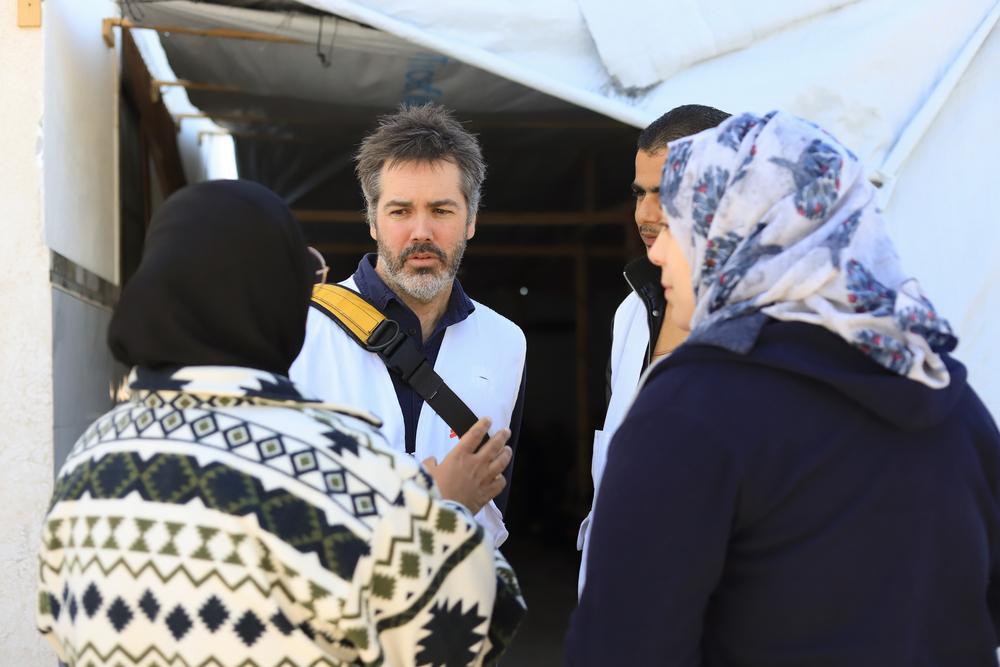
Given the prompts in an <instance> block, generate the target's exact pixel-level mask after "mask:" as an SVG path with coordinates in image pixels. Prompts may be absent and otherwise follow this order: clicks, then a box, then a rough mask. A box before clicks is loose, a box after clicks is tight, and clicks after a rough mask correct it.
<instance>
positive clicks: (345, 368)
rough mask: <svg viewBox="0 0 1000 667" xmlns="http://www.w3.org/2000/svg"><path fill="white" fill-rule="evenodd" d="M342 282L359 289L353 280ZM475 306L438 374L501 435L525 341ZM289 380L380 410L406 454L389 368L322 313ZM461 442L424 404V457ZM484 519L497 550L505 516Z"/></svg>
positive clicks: (444, 350) (420, 433)
mask: <svg viewBox="0 0 1000 667" xmlns="http://www.w3.org/2000/svg"><path fill="white" fill-rule="evenodd" d="M340 284H341V285H344V286H346V287H349V288H351V289H353V290H355V291H357V289H358V288H357V285H356V284H355V283H354V281H353V279H351V278H348V279H347V280H344V281H343V282H341V283H340ZM473 304H475V310H474V311H473V312H472V313H471V314H470V315H469V317H467V318H466V319H465V320H463V321H461V322H458V323H457V324H453V325H451V326H450V327H448V329H447V330H446V331H445V334H444V340H443V341H442V342H441V350H440V351H439V352H438V356H437V360H436V362H435V364H434V370H435V372H436V373H437V374H438V375H440V376H441V378H442V379H443V380H444V381H445V382H446V383H447V384H448V386H449V387H451V389H452V390H453V391H454V392H455V393H456V394H457V395H458V396H459V398H461V399H462V400H463V401H464V402H465V404H466V405H468V406H469V408H470V409H471V410H472V412H473V413H475V414H476V416H478V417H489V418H490V420H491V421H492V427H491V428H492V431H493V432H495V431H497V430H499V429H501V428H507V427H509V426H510V418H511V414H512V413H513V411H514V404H515V402H516V401H517V396H518V392H519V390H520V388H521V376H522V373H523V371H524V359H525V349H526V345H525V339H524V334H523V333H522V332H521V329H520V328H518V326H517V325H515V324H514V323H513V322H511V321H510V320H508V319H507V318H505V317H503V316H502V315H499V314H498V313H496V312H495V311H493V310H492V309H490V308H488V307H486V306H484V305H482V304H481V303H478V302H476V301H473ZM289 376H290V377H291V378H292V380H293V381H294V382H295V383H296V384H297V385H298V386H299V387H300V388H301V389H302V390H303V391H304V392H305V393H306V394H307V395H311V396H314V397H316V398H319V399H321V400H323V401H328V402H332V403H340V404H344V405H355V406H358V407H362V408H364V409H365V410H368V411H370V412H373V413H375V414H376V415H378V416H379V417H380V418H381V419H382V420H383V425H382V434H383V435H384V436H385V438H386V440H387V441H388V443H389V445H390V446H391V447H392V448H393V449H395V450H396V451H399V452H405V451H406V430H405V424H404V421H403V413H402V410H401V409H400V407H399V401H398V399H397V398H396V392H395V390H394V389H393V384H392V378H391V376H390V375H389V371H388V369H387V368H386V367H385V364H384V363H383V362H382V360H381V359H380V358H379V357H378V355H376V354H375V353H373V352H368V351H367V350H364V349H362V348H361V346H359V345H358V344H357V342H355V341H354V340H353V339H352V338H350V337H349V336H348V335H347V334H345V333H344V332H343V331H342V330H341V329H340V327H339V326H338V325H337V324H336V323H335V322H333V321H332V320H331V319H330V318H329V317H328V316H327V315H325V314H323V313H321V312H319V311H317V310H316V309H315V308H310V310H309V316H308V320H307V322H306V340H305V343H304V344H303V345H302V351H301V352H300V353H299V356H298V358H297V359H296V360H295V363H293V364H292V367H291V369H290V370H289ZM457 442H458V437H457V436H456V435H454V434H453V433H452V430H451V427H450V426H448V425H447V424H446V423H445V422H444V420H443V419H441V418H440V417H439V416H438V415H437V413H435V412H434V410H433V408H431V407H430V406H429V405H428V404H427V403H424V405H423V407H422V408H421V411H420V416H419V418H418V420H417V435H416V451H415V452H414V456H415V457H416V459H417V460H418V461H423V460H424V459H425V458H427V457H429V456H433V457H435V458H436V459H437V460H438V462H440V461H442V460H444V457H445V456H447V455H448V452H450V451H451V449H452V447H454V446H455V444H456V443H457ZM476 519H477V520H478V521H479V522H480V524H482V525H483V527H484V528H485V529H486V530H487V532H489V534H490V535H491V536H492V537H493V539H494V542H495V544H496V545H497V546H499V545H500V544H502V543H503V541H504V540H505V539H507V529H506V528H505V527H504V524H503V517H502V515H501V514H500V510H498V509H497V507H496V505H494V504H493V503H492V502H491V503H490V504H489V505H487V506H486V507H484V508H483V509H482V510H481V511H480V512H479V513H478V514H477V515H476Z"/></svg>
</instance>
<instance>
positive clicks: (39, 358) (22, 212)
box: [0, 2, 54, 666]
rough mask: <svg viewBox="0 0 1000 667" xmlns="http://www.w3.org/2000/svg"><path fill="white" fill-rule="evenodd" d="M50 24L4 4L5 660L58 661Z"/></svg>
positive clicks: (0, 68) (0, 565) (0, 627)
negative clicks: (52, 531)
mask: <svg viewBox="0 0 1000 667" xmlns="http://www.w3.org/2000/svg"><path fill="white" fill-rule="evenodd" d="M44 65H45V59H44V44H43V35H42V30H39V29H30V28H18V27H17V14H16V3H13V2H0V90H2V91H3V94H2V95H0V145H2V146H3V150H2V151H0V210H2V211H3V216H2V220H3V222H2V223H0V225H2V233H3V242H2V243H0V321H2V322H3V326H0V379H2V381H3V383H4V391H2V392H0V424H2V435H0V461H2V462H3V464H2V465H0V526H3V531H4V537H3V539H2V540H0V572H3V573H4V592H3V595H0V664H2V665H32V666H34V665H46V664H54V660H53V656H54V653H53V652H52V651H51V650H50V649H49V648H48V646H47V644H46V643H45V642H44V641H43V640H42V638H41V637H40V636H39V635H38V634H37V633H36V632H35V630H34V614H35V600H36V596H35V577H36V574H37V570H38V567H37V556H36V554H37V551H38V542H39V539H40V535H41V530H40V528H41V522H42V517H43V516H44V514H45V508H46V504H47V503H48V499H49V493H50V491H51V488H52V334H51V330H52V326H51V316H52V308H51V305H50V301H51V287H50V286H49V250H48V248H47V247H46V246H45V242H44V217H43V210H44V209H43V194H42V183H43V173H42V156H41V151H42V136H41V130H42V112H43V93H42V81H43V77H44Z"/></svg>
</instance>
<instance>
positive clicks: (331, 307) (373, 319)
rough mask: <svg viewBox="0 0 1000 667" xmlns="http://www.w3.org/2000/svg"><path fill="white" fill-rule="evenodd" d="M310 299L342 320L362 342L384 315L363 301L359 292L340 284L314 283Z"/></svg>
mask: <svg viewBox="0 0 1000 667" xmlns="http://www.w3.org/2000/svg"><path fill="white" fill-rule="evenodd" d="M312 300H313V301H314V302H315V303H316V304H317V305H319V306H322V307H323V308H324V309H325V310H327V311H328V312H329V313H330V314H332V315H333V316H334V317H336V318H337V319H338V320H340V321H341V322H343V323H344V324H345V325H346V326H347V328H348V329H350V330H351V332H352V333H353V334H354V335H355V336H357V337H358V339H360V340H361V341H362V342H365V343H367V342H368V337H369V336H371V335H372V332H373V331H375V328H376V327H377V326H378V325H379V324H381V323H382V321H383V320H385V315H383V314H382V313H380V312H379V310H378V309H377V308H375V307H374V306H373V305H371V304H370V303H368V302H367V301H365V300H364V299H363V298H362V297H361V295H360V294H357V293H356V292H354V291H352V290H350V289H348V288H346V287H343V286H341V285H326V284H321V285H316V286H314V287H313V296H312Z"/></svg>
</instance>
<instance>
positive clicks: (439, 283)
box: [375, 228, 466, 303]
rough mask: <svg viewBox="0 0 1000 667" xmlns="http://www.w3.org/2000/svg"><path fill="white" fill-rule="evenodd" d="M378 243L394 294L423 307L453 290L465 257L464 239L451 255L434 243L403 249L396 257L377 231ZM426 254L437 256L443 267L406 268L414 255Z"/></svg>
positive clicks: (380, 257)
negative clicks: (451, 288)
mask: <svg viewBox="0 0 1000 667" xmlns="http://www.w3.org/2000/svg"><path fill="white" fill-rule="evenodd" d="M375 235H376V239H375V240H376V243H377V244H378V256H379V259H380V260H381V261H382V266H384V267H385V273H386V275H385V278H386V282H388V283H389V287H391V288H392V289H393V291H397V292H400V293H402V294H405V295H406V296H409V297H410V298H412V299H415V300H417V301H419V302H421V303H430V302H431V301H433V300H434V297H436V296H437V295H438V294H440V293H441V292H443V291H444V290H445V289H447V288H448V287H450V286H451V284H452V281H454V280H455V275H456V274H457V273H458V268H459V266H461V264H462V257H463V255H465V244H466V240H465V239H464V238H462V239H460V240H459V241H458V243H456V244H455V247H453V248H452V249H451V252H450V253H446V252H445V251H444V250H442V249H441V248H439V247H438V246H436V245H434V244H433V243H430V242H427V243H414V244H413V245H411V246H408V247H406V248H404V249H403V252H401V253H400V254H399V255H398V256H395V257H394V256H393V255H392V253H391V252H390V251H389V248H387V247H386V246H385V244H384V243H383V242H382V238H381V236H379V234H378V230H377V228H376V232H375ZM420 253H427V254H432V255H435V256H437V258H438V259H440V260H441V264H442V266H440V267H431V266H426V267H420V268H416V269H413V270H408V269H407V268H406V260H407V258H409V257H410V256H411V255H415V254H420Z"/></svg>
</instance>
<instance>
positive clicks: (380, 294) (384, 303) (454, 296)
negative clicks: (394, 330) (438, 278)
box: [352, 252, 476, 334]
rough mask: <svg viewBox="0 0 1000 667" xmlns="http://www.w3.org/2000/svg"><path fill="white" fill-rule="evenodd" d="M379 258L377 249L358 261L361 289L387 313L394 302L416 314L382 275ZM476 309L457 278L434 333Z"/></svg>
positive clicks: (358, 280)
mask: <svg viewBox="0 0 1000 667" xmlns="http://www.w3.org/2000/svg"><path fill="white" fill-rule="evenodd" d="M377 258H378V255H377V254H376V253H373V252H370V253H368V254H367V255H365V256H364V257H362V258H361V261H360V262H358V270H357V271H355V272H354V275H353V276H352V278H354V283H355V284H356V285H357V286H358V292H360V293H361V296H363V297H365V298H366V299H367V300H368V302H369V303H371V304H372V305H373V306H375V307H376V308H378V309H379V310H380V311H382V312H383V313H385V314H388V313H387V312H386V311H387V310H388V309H389V305H390V304H393V305H394V306H397V307H399V308H403V309H405V310H406V312H408V313H410V314H411V315H413V317H414V318H416V315H414V314H413V311H412V310H410V308H409V307H408V306H407V305H406V304H405V303H404V302H403V300H402V299H400V298H399V297H398V296H396V293H395V292H393V291H392V289H390V288H389V286H388V285H386V284H385V281H383V280H382V276H380V275H379V274H378V273H377V272H376V271H375V261H376V260H377ZM475 309H476V306H475V304H474V303H472V299H470V298H469V297H468V295H467V294H466V293H465V290H464V289H462V283H460V282H459V281H458V278H455V280H454V281H453V282H452V285H451V297H450V298H449V299H448V306H447V307H446V308H445V311H444V314H442V316H441V320H440V321H439V322H438V325H437V327H436V328H435V330H434V334H437V333H438V332H439V331H442V330H444V329H447V328H448V327H450V326H451V325H453V324H458V323H459V322H461V321H463V320H465V319H466V318H467V317H469V315H471V314H472V312H473V311H474V310H475Z"/></svg>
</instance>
